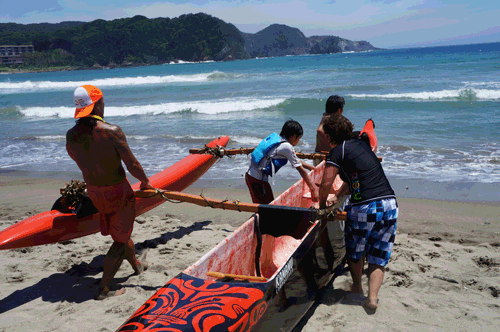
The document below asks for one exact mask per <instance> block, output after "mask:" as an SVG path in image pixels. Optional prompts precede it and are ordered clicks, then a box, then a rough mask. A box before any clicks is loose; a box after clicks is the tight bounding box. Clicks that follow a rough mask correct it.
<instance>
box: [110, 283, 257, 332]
mask: <svg viewBox="0 0 500 332" xmlns="http://www.w3.org/2000/svg"><path fill="white" fill-rule="evenodd" d="M248 286H249V287H242V286H241V284H239V285H236V284H231V283H222V282H215V281H210V280H202V279H198V278H193V277H190V276H187V275H185V274H180V275H179V276H178V277H177V278H174V279H172V280H171V281H170V282H169V283H168V284H166V285H165V286H164V287H162V288H161V289H159V290H158V291H157V292H156V293H155V294H154V295H153V296H152V297H151V298H150V299H149V300H148V301H146V303H144V304H143V305H142V306H141V308H139V310H137V311H136V312H135V313H134V314H133V315H132V317H130V318H129V320H128V321H127V322H126V323H125V324H123V325H122V326H121V327H120V328H119V329H118V331H171V332H186V331H193V332H209V331H212V332H214V331H235V332H244V331H250V329H251V328H252V326H253V325H255V324H256V323H257V322H258V321H259V319H260V318H261V317H262V315H263V314H264V312H265V311H266V309H267V303H266V301H264V300H263V298H264V292H263V291H262V290H260V289H258V288H253V287H251V284H249V285H248Z"/></svg>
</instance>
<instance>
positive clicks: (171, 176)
mask: <svg viewBox="0 0 500 332" xmlns="http://www.w3.org/2000/svg"><path fill="white" fill-rule="evenodd" d="M228 141H229V137H228V136H222V137H219V138H217V139H215V140H213V141H212V142H210V143H208V144H207V146H209V147H216V146H226V144H227V143H228ZM217 159H218V158H217V157H215V156H212V155H207V154H205V155H202V154H197V155H194V154H191V155H189V156H187V157H185V158H184V159H182V160H180V161H178V162H177V163H175V164H174V165H172V166H170V167H168V168H166V169H164V170H163V171H161V172H159V173H157V174H155V175H153V176H152V177H150V178H149V181H150V183H151V185H153V186H154V187H155V188H160V189H164V190H176V191H182V190H184V189H186V188H187V187H188V186H190V185H191V184H192V183H193V182H195V181H196V180H197V179H198V178H200V177H201V176H202V175H203V174H204V173H205V172H206V171H207V170H208V169H209V168H210V167H211V166H212V165H213V164H214V163H215V162H216V160H217ZM139 186H140V183H139V182H138V183H136V184H134V185H132V189H134V190H138V189H139ZM164 202H165V200H164V199H162V198H161V197H151V198H138V197H136V213H137V215H140V214H143V213H145V212H147V211H149V210H151V209H153V208H155V207H156V206H158V205H160V204H162V203H164ZM99 230H100V225H99V213H93V214H91V215H88V216H85V217H82V218H78V216H77V215H76V214H75V213H64V212H61V211H58V210H56V209H52V210H51V211H46V212H42V213H40V214H37V215H34V216H32V217H29V218H27V219H24V220H21V221H19V222H17V223H15V224H14V225H12V226H10V227H8V228H6V229H4V230H3V231H1V232H0V249H14V248H23V247H31V246H38V245H43V244H49V243H55V242H61V241H67V240H71V239H75V238H79V237H82V236H87V235H90V234H94V233H97V232H98V231H99Z"/></svg>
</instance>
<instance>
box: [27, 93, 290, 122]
mask: <svg viewBox="0 0 500 332" xmlns="http://www.w3.org/2000/svg"><path fill="white" fill-rule="evenodd" d="M285 101H286V98H269V99H262V98H245V97H240V98H226V99H217V100H212V101H210V100H204V101H191V102H172V103H162V104H154V105H134V106H106V108H105V116H106V117H110V116H131V115H159V114H172V113H179V112H193V113H201V114H220V113H231V112H249V111H254V110H262V109H266V108H269V107H273V106H277V105H279V104H281V103H283V102H285ZM74 111H75V110H74V107H63V106H60V107H29V108H26V109H21V110H20V112H21V113H22V114H23V115H24V116H26V117H60V118H72V117H73V115H74Z"/></svg>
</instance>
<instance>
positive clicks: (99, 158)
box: [66, 85, 154, 300]
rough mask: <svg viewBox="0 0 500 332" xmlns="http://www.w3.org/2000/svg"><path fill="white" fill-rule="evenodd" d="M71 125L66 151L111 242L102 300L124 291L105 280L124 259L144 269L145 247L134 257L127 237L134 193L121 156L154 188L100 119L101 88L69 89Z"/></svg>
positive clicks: (119, 135) (144, 185) (115, 130)
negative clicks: (73, 121) (71, 94)
mask: <svg viewBox="0 0 500 332" xmlns="http://www.w3.org/2000/svg"><path fill="white" fill-rule="evenodd" d="M74 96H75V102H76V107H77V108H76V112H75V119H78V120H77V122H76V125H75V126H74V127H73V128H71V129H70V130H68V132H67V134H66V150H67V151H68V154H69V156H70V157H71V159H73V160H74V161H75V162H76V164H77V165H78V167H79V168H80V170H81V171H82V175H83V179H84V180H85V182H86V184H87V192H88V195H89V197H90V199H91V200H92V202H93V203H94V205H95V207H96V208H97V209H98V210H99V212H100V214H101V216H100V224H101V234H102V235H104V236H106V235H111V237H112V238H113V241H114V242H113V245H112V246H111V248H110V249H109V251H108V253H107V254H106V257H105V258H104V271H103V275H102V279H101V283H100V285H99V290H98V292H97V294H96V296H95V299H96V300H102V299H105V298H108V297H111V296H117V295H121V294H123V293H125V290H124V289H120V290H115V291H111V290H110V286H111V282H112V280H113V278H114V276H115V274H116V272H117V271H118V269H119V268H120V266H121V264H122V262H123V259H126V260H127V261H128V262H129V263H130V265H132V268H133V269H134V272H135V274H136V275H139V274H141V273H142V272H143V271H144V270H145V269H146V268H147V263H146V261H145V252H144V254H143V257H140V260H138V259H137V258H136V257H135V248H134V242H133V241H132V239H131V238H130V235H131V234H132V228H133V225H134V220H135V196H134V192H133V190H132V188H131V187H130V184H129V182H128V180H127V178H126V175H125V170H124V168H123V166H122V163H121V162H122V161H123V163H124V164H125V166H127V169H128V171H129V172H130V174H132V175H133V176H134V177H135V178H137V179H138V180H140V181H141V186H140V188H141V189H154V188H153V187H152V186H151V184H150V183H149V180H148V178H147V176H146V174H145V173H144V170H143V169H142V166H141V164H140V163H139V162H138V161H137V159H136V158H135V156H134V154H133V153H132V151H131V150H130V148H129V146H128V144H127V140H126V138H125V134H124V133H123V132H122V130H121V128H120V127H118V126H115V125H112V124H108V123H106V122H105V121H104V120H103V119H102V117H103V116H104V100H103V97H102V92H101V90H99V89H98V88H96V87H95V86H92V85H84V86H81V87H79V88H77V89H76V90H75V94H74Z"/></svg>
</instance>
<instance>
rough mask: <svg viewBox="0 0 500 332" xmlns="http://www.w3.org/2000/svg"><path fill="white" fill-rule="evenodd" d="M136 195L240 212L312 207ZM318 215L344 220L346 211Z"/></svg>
mask: <svg viewBox="0 0 500 332" xmlns="http://www.w3.org/2000/svg"><path fill="white" fill-rule="evenodd" d="M135 195H136V197H140V198H150V197H154V196H157V195H160V196H162V197H163V198H164V199H167V200H176V201H182V202H186V203H192V204H196V205H199V206H210V207H212V208H214V209H223V210H232V211H240V212H254V213H256V212H259V211H262V210H263V209H266V210H269V209H272V210H277V209H278V210H282V211H283V212H284V213H285V211H290V212H292V211H293V212H295V213H300V212H302V214H304V213H309V214H310V213H311V211H313V209H310V208H296V207H290V206H281V205H268V204H254V203H242V202H240V201H237V200H235V201H232V202H231V201H228V200H218V199H213V198H207V197H204V196H202V195H191V194H186V193H181V192H178V191H163V190H153V189H147V190H137V191H135ZM315 212H316V213H317V215H318V216H323V215H328V214H330V215H331V214H332V213H333V214H335V216H334V218H335V219H337V220H346V218H347V213H346V212H333V211H332V210H331V209H328V208H327V209H323V210H315Z"/></svg>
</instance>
